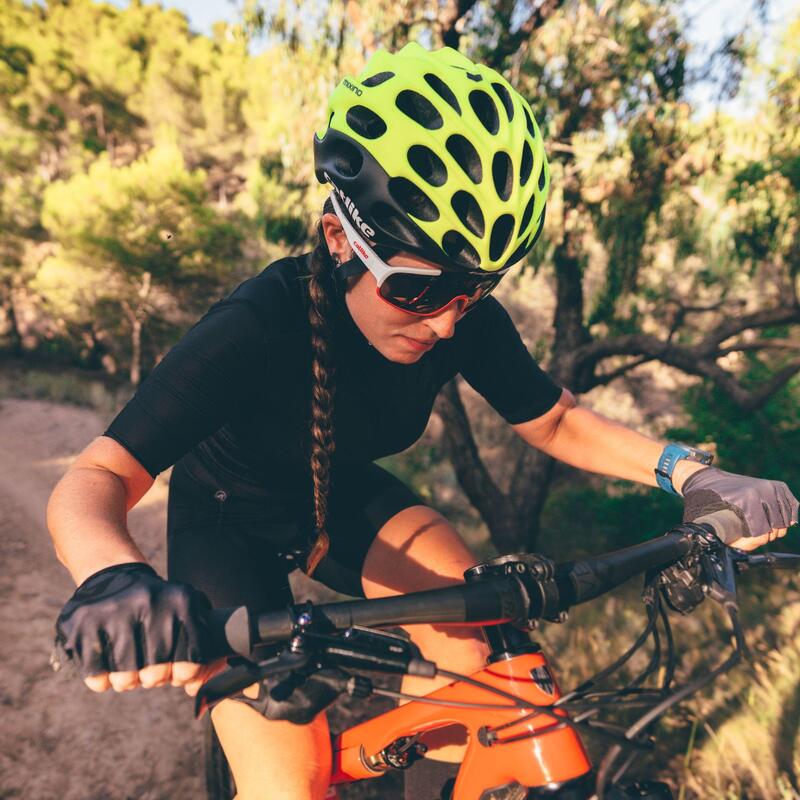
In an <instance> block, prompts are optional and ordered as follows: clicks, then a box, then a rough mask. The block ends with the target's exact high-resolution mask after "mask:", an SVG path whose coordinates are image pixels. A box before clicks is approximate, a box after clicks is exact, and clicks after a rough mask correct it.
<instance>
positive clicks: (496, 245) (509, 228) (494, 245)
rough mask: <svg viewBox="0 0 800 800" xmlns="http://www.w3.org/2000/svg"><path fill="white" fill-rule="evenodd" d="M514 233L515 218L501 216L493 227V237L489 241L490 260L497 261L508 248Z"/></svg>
mask: <svg viewBox="0 0 800 800" xmlns="http://www.w3.org/2000/svg"><path fill="white" fill-rule="evenodd" d="M513 232H514V217H512V216H511V214H503V215H501V216H499V217H498V218H497V219H496V220H495V223H494V225H493V226H492V237H491V239H489V258H491V259H492V261H497V259H498V258H500V256H501V255H503V251H504V250H505V249H506V247H508V243H509V241H510V240H511V234H512V233H513Z"/></svg>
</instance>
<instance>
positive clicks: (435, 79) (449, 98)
mask: <svg viewBox="0 0 800 800" xmlns="http://www.w3.org/2000/svg"><path fill="white" fill-rule="evenodd" d="M425 80H426V81H427V83H428V86H430V87H431V89H433V91H434V92H436V94H438V95H439V97H441V98H442V100H444V101H445V103H447V104H448V105H449V106H451V107H452V108H453V109H454V110H455V111H456V113H458V114H460V113H461V106H460V105H459V104H458V100H456V96H455V95H454V94H453V91H452V90H451V89H450V87H449V86H448V85H447V84H446V83H445V82H444V81H443V80H442V79H441V78H440V77H439V76H438V75H434V74H433V73H432V72H426V73H425Z"/></svg>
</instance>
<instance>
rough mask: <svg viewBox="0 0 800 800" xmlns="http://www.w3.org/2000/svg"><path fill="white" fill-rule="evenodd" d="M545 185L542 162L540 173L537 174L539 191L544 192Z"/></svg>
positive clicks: (545, 176) (544, 169) (545, 174)
mask: <svg viewBox="0 0 800 800" xmlns="http://www.w3.org/2000/svg"><path fill="white" fill-rule="evenodd" d="M545 183H547V172H546V167H545V165H544V162H542V171H541V172H540V173H539V191H540V192H543V191H544V185H545Z"/></svg>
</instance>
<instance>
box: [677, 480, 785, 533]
mask: <svg viewBox="0 0 800 800" xmlns="http://www.w3.org/2000/svg"><path fill="white" fill-rule="evenodd" d="M682 494H683V497H684V501H685V504H684V509H683V521H684V522H694V521H696V520H698V519H700V518H701V517H705V516H707V515H708V514H711V513H713V512H715V511H722V510H728V511H732V512H733V513H734V514H735V515H736V517H738V519H739V523H740V524H739V531H738V536H737V535H736V534H734V533H733V532H730V533H728V532H726V534H727V535H725V536H723V537H722V538H723V539H724V540H725V541H727V542H730V541H731V540H733V539H736V538H738V537H739V536H762V535H763V534H765V533H769V531H771V530H772V529H773V528H788V527H789V526H790V525H795V524H796V523H797V507H798V503H797V498H796V497H795V496H794V495H793V494H792V493H791V491H790V490H789V487H788V486H787V485H786V484H785V483H783V482H782V481H770V480H765V479H763V478H749V477H747V476H746V475H736V474H735V473H733V472H725V471H724V470H721V469H717V468H716V467H706V468H705V469H700V470H698V471H697V472H694V473H692V474H691V475H690V476H689V477H688V478H687V479H686V481H685V482H684V484H683V488H682Z"/></svg>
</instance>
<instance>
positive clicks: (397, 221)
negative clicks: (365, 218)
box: [370, 201, 419, 243]
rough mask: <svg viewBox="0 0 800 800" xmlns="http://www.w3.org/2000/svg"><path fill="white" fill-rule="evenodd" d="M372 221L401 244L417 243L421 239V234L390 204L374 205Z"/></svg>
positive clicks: (379, 202) (379, 203)
mask: <svg viewBox="0 0 800 800" xmlns="http://www.w3.org/2000/svg"><path fill="white" fill-rule="evenodd" d="M370 219H371V221H372V223H373V224H374V225H375V227H376V228H378V229H379V230H381V231H383V232H384V233H385V234H386V235H387V236H390V237H393V238H395V239H397V240H399V241H401V242H404V243H408V242H415V241H417V239H418V238H419V234H418V233H415V232H414V231H413V229H412V228H411V226H410V225H409V224H408V222H407V221H406V220H405V219H403V217H401V216H400V214H398V213H397V211H396V210H395V209H394V208H392V206H390V205H389V204H388V203H383V202H381V201H378V202H377V203H374V204H373V206H372V215H371V217H370Z"/></svg>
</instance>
